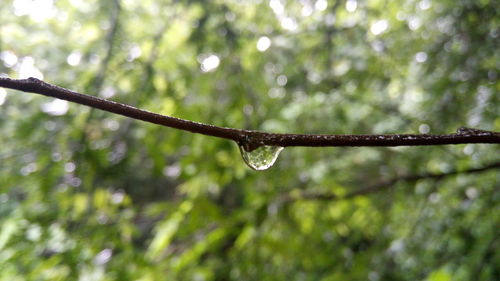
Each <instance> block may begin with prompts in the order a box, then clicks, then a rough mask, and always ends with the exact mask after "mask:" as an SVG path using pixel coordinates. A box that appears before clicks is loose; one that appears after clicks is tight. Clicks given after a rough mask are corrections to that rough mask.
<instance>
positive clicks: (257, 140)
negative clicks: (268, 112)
mask: <svg viewBox="0 0 500 281" xmlns="http://www.w3.org/2000/svg"><path fill="white" fill-rule="evenodd" d="M0 87H4V88H10V89H14V90H20V91H24V92H30V93H36V94H40V95H44V96H49V97H54V98H58V99H62V100H67V101H71V102H75V103H78V104H82V105H86V106H90V107H92V108H97V109H101V110H104V111H108V112H111V113H116V114H120V115H123V116H127V117H130V118H134V119H138V120H142V121H146V122H150V123H154V124H158V125H163V126H166V127H171V128H176V129H179V130H184V131H189V132H192V133H198V134H203V135H207V136H213V137H218V138H223V139H228V140H233V141H235V142H236V143H238V144H239V145H241V146H243V147H244V149H245V150H246V151H252V150H254V149H256V148H258V147H260V146H262V145H270V146H282V147H288V146H416V145H445V144H463V143H500V133H499V132H490V131H483V130H477V129H469V128H459V129H458V130H457V132H456V133H455V134H446V135H429V134H396V135H307V134H274V133H266V132H259V131H251V130H241V129H233V128H225V127H218V126H214V125H209V124H203V123H198V122H193V121H189V120H184V119H179V118H175V117H171V116H165V115H160V114H157V113H153V112H149V111H145V110H142V109H138V108H135V107H132V106H130V105H126V104H122V103H118V102H114V101H109V100H105V99H101V98H98V97H95V96H89V95H84V94H80V93H77V92H74V91H71V90H68V89H64V88H61V87H59V86H55V85H52V84H49V83H46V82H44V81H41V80H38V79H36V78H32V77H30V78H28V79H10V78H6V77H0Z"/></svg>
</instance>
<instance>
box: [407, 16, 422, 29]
mask: <svg viewBox="0 0 500 281" xmlns="http://www.w3.org/2000/svg"><path fill="white" fill-rule="evenodd" d="M420 26H422V21H421V20H420V19H419V18H417V17H411V18H410V19H409V20H408V27H409V28H410V29H411V30H417V29H419V28H420Z"/></svg>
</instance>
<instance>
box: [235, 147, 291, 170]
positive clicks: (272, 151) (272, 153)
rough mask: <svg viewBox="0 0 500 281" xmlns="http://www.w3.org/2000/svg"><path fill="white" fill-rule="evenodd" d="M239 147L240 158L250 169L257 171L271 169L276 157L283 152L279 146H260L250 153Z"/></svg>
mask: <svg viewBox="0 0 500 281" xmlns="http://www.w3.org/2000/svg"><path fill="white" fill-rule="evenodd" d="M239 147H240V152H241V157H243V160H244V161H245V163H246V164H247V165H248V166H249V167H250V168H252V169H254V170H257V171H262V170H266V169H268V168H269V167H271V166H272V165H273V164H274V162H276V159H278V155H279V154H280V152H281V151H282V150H283V147H281V146H268V145H264V146H260V147H258V148H256V149H254V150H252V151H246V150H245V148H244V147H243V146H241V145H240V146H239Z"/></svg>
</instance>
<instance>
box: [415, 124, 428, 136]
mask: <svg viewBox="0 0 500 281" xmlns="http://www.w3.org/2000/svg"><path fill="white" fill-rule="evenodd" d="M418 131H419V132H420V133H421V134H428V133H429V132H430V131H431V127H429V125H427V124H422V125H420V126H419V127H418Z"/></svg>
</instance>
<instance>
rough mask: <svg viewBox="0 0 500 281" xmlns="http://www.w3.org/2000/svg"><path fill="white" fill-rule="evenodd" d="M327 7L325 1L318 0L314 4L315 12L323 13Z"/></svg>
mask: <svg viewBox="0 0 500 281" xmlns="http://www.w3.org/2000/svg"><path fill="white" fill-rule="evenodd" d="M327 7H328V2H326V0H318V1H316V3H315V4H314V8H316V10H318V11H324V10H326V8H327Z"/></svg>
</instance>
